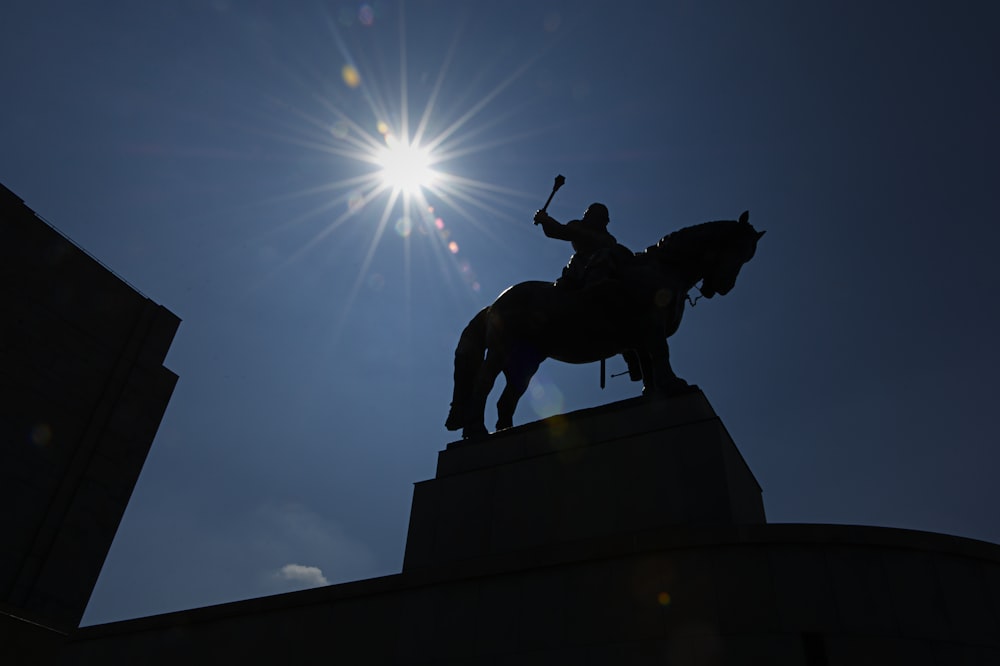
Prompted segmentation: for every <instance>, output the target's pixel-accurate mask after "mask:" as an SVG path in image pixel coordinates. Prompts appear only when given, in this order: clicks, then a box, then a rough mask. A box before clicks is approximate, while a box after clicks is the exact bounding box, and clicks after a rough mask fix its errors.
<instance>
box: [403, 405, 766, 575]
mask: <svg viewBox="0 0 1000 666" xmlns="http://www.w3.org/2000/svg"><path fill="white" fill-rule="evenodd" d="M764 522H765V519H764V506H763V503H762V500H761V491H760V486H759V485H758V484H757V481H756V480H755V479H754V477H753V474H752V473H751V472H750V469H749V468H748V467H747V465H746V463H745V462H744V461H743V458H742V456H740V453H739V451H738V450H737V449H736V446H735V445H734V443H733V440H732V439H731V438H730V437H729V434H728V433H727V432H726V429H725V427H724V426H723V425H722V422H721V421H720V420H719V417H718V416H716V414H715V412H714V411H713V410H712V407H711V405H709V403H708V400H707V399H706V398H705V396H704V394H703V393H702V392H701V391H700V390H698V389H697V388H693V389H692V390H691V391H689V392H687V393H684V394H681V395H677V396H673V397H670V398H658V399H650V398H636V399H634V400H628V401H624V402H618V403H615V404H613V405H605V406H602V407H597V408H593V409H586V410H581V411H577V412H572V413H570V414H566V415H561V416H554V417H551V418H548V419H545V420H542V421H538V422H535V423H530V424H527V425H524V426H519V427H515V428H510V429H509V430H505V431H503V432H500V433H496V434H494V435H491V436H490V437H487V438H484V439H482V440H473V441H458V442H454V443H452V444H450V445H449V446H448V448H447V450H445V451H442V452H441V453H440V454H439V458H438V467H437V476H436V478H434V479H432V480H429V481H424V482H421V483H418V484H416V488H415V489H414V495H413V507H412V510H411V513H410V528H409V536H408V538H407V541H406V555H405V558H404V561H403V570H404V571H406V570H408V569H412V568H417V567H423V566H428V565H437V564H444V563H447V562H455V561H459V560H466V559H470V558H480V557H486V556H494V555H501V554H505V553H510V552H515V551H522V550H525V549H537V548H543V547H546V546H551V545H555V544H564V543H567V542H572V541H579V540H584V539H591V538H595V537H608V536H614V535H621V534H628V533H633V532H637V531H642V530H648V529H654V528H663V527H669V526H732V525H744V524H759V523H764Z"/></svg>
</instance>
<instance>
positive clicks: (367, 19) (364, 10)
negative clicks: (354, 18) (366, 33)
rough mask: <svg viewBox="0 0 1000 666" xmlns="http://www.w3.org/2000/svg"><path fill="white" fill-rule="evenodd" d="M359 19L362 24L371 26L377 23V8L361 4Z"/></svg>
mask: <svg viewBox="0 0 1000 666" xmlns="http://www.w3.org/2000/svg"><path fill="white" fill-rule="evenodd" d="M358 20H359V21H361V25H363V26H367V27H371V26H372V25H374V23H375V10H373V9H372V6H371V5H369V4H367V3H365V4H363V5H361V8H360V9H359V10H358Z"/></svg>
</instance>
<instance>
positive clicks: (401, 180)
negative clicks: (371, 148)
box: [376, 133, 438, 196]
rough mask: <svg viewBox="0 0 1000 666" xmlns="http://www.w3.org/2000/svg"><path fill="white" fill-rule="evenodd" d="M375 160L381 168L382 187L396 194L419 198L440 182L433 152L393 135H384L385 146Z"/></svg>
mask: <svg viewBox="0 0 1000 666" xmlns="http://www.w3.org/2000/svg"><path fill="white" fill-rule="evenodd" d="M376 161H377V163H378V165H379V166H380V167H381V169H382V170H381V173H380V176H381V179H382V184H383V185H384V186H385V187H387V188H390V189H391V190H392V191H393V193H394V194H399V193H403V194H405V195H408V196H419V195H420V194H421V193H422V192H423V191H424V190H425V189H427V188H430V187H432V186H433V185H434V184H435V182H436V181H437V175H438V174H437V173H436V172H435V171H434V169H432V168H431V164H432V163H433V156H432V154H431V151H430V150H428V149H427V148H423V147H421V146H420V145H418V144H417V143H416V142H412V143H411V142H409V141H406V140H399V139H396V138H395V137H394V136H393V135H392V134H388V133H387V134H385V146H384V147H383V148H381V149H379V151H378V153H377V155H376Z"/></svg>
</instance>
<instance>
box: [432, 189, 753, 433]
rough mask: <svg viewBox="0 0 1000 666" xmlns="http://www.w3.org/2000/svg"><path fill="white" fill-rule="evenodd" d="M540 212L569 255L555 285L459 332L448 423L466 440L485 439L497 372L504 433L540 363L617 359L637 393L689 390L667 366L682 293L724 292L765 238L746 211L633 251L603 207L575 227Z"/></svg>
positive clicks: (505, 298) (487, 312)
mask: <svg viewBox="0 0 1000 666" xmlns="http://www.w3.org/2000/svg"><path fill="white" fill-rule="evenodd" d="M561 180H562V176H559V177H557V178H556V185H555V187H553V190H552V192H553V194H554V193H555V191H556V190H557V189H559V187H560V186H561V185H562V182H560V181H561ZM551 200H552V196H551V195H550V196H549V201H551ZM547 207H548V202H546V205H545V208H542V210H540V211H538V213H536V214H535V224H541V225H542V227H543V230H544V232H545V234H546V235H547V236H549V237H551V238H560V239H563V240H569V241H571V242H572V243H573V247H574V249H575V250H576V254H574V256H573V258H572V259H571V260H570V263H569V264H568V265H567V267H566V269H564V271H563V275H562V277H561V278H560V279H559V280H557V281H556V282H555V283H552V282H540V281H532V282H521V283H520V284H516V285H514V286H512V287H509V288H508V289H507V290H506V291H504V292H503V293H502V294H500V296H498V297H497V299H496V300H495V301H494V302H493V304H492V305H489V306H487V307H485V308H483V309H482V310H480V311H479V313H478V314H477V315H476V316H475V317H473V319H472V321H471V322H469V325H468V326H466V327H465V330H463V331H462V335H461V337H460V339H459V342H458V347H457V348H456V349H455V374H454V380H455V387H454V393H453V395H452V403H451V411H450V413H449V414H448V419H447V421H446V422H445V426H446V427H447V428H448V429H449V430H458V429H462V436H463V437H465V438H473V437H480V436H483V435H486V434H487V430H486V426H485V424H484V421H485V416H484V415H485V411H486V401H487V399H488V396H489V394H490V392H491V391H492V389H493V385H494V383H495V382H496V378H497V376H498V375H499V374H500V373H501V372H502V373H503V374H504V377H505V378H506V382H507V383H506V386H505V387H504V389H503V391H502V393H501V395H500V398H499V400H498V401H497V414H498V419H497V424H496V428H497V430H501V429H504V428H509V427H511V426H512V425H513V419H514V410H515V409H516V408H517V403H518V400H520V398H521V396H522V395H524V392H525V391H526V390H527V388H528V383H529V382H530V381H531V378H532V376H533V375H534V374H535V372H536V371H537V370H538V366H539V365H541V363H542V361H544V360H545V359H547V358H552V359H555V360H557V361H563V362H565V363H592V362H594V361H604V360H605V359H607V358H610V357H612V356H615V355H617V354H623V355H624V356H625V359H626V361H627V362H628V365H629V374H630V376H631V377H632V378H633V379H635V380H638V379H640V378H641V379H642V382H643V394H644V395H654V394H670V393H675V392H677V391H680V390H683V389H684V388H686V387H687V386H688V384H687V382H685V381H684V380H683V379H681V378H680V377H678V376H677V375H675V374H674V371H673V370H672V369H671V367H670V354H669V348H668V346H667V338H668V337H670V336H671V335H673V334H674V332H676V331H677V328H678V326H679V325H680V323H681V316H682V315H683V314H684V304H685V299H686V298H687V293H688V291H690V290H691V289H692V288H693V287H694V286H695V285H696V284H697V283H698V282H701V286H700V288H699V290H700V291H701V295H702V296H704V297H705V298H712V296H714V295H715V294H720V295H723V296H724V295H726V294H728V293H729V291H730V290H731V289H732V288H733V286H734V285H735V284H736V278H737V276H738V275H739V272H740V269H741V268H742V267H743V264H745V263H746V262H748V261H750V259H751V258H753V256H754V253H755V252H756V249H757V242H758V241H759V240H760V238H761V237H762V236H763V235H764V233H765V232H763V231H757V230H756V229H754V228H753V226H752V225H751V224H750V222H749V212H744V213H743V214H742V215H740V217H739V219H738V220H722V221H717V222H705V223H703V224H698V225H695V226H691V227H687V228H684V229H681V230H679V231H675V232H673V233H671V234H668V235H666V236H664V237H663V238H661V239H660V240H659V242H657V243H656V244H655V245H652V246H650V247H648V248H646V250H644V251H642V252H637V253H634V254H633V253H632V252H630V251H628V250H627V249H626V248H624V247H623V246H621V245H619V244H617V242H616V241H615V239H614V237H613V236H611V235H610V234H609V233H608V232H607V229H606V227H607V223H608V219H609V216H608V212H607V208H606V207H605V206H603V205H602V204H597V203H595V204H591V206H590V207H589V208H588V209H587V212H586V213H584V217H583V219H582V220H573V221H571V222H568V223H566V224H565V225H563V224H560V223H559V222H556V221H555V220H554V219H552V218H551V217H549V216H548V213H546V212H545V211H546V208H547Z"/></svg>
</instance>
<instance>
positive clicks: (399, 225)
mask: <svg viewBox="0 0 1000 666" xmlns="http://www.w3.org/2000/svg"><path fill="white" fill-rule="evenodd" d="M412 231H413V223H412V222H410V218H408V217H401V218H399V220H398V221H397V222H396V233H397V234H399V235H400V236H402V237H403V238H406V237H407V236H409V235H410V233H411V232H412Z"/></svg>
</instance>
